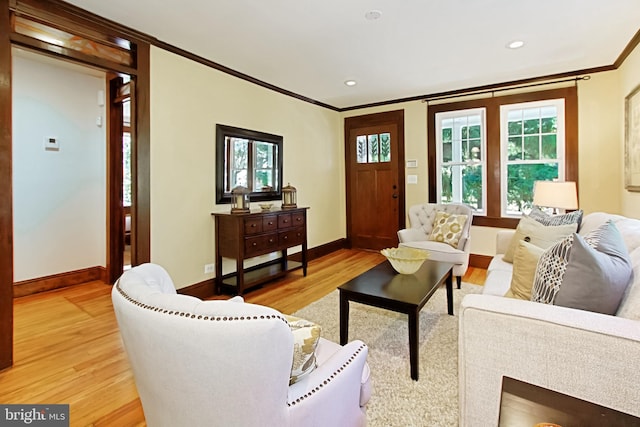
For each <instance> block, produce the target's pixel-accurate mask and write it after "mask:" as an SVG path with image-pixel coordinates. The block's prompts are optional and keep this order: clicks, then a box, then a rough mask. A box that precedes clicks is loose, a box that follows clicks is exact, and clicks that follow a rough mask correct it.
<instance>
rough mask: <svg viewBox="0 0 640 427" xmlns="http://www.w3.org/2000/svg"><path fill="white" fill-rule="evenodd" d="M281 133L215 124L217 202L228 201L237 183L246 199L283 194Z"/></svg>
mask: <svg viewBox="0 0 640 427" xmlns="http://www.w3.org/2000/svg"><path fill="white" fill-rule="evenodd" d="M282 141H283V138H282V136H279V135H271V134H269V133H264V132H258V131H253V130H248V129H241V128H237V127H233V126H226V125H221V124H217V125H216V203H219V204H221V203H231V191H232V190H233V189H234V188H235V187H237V186H239V185H240V186H243V187H246V188H248V189H249V200H250V201H251V202H253V201H265V200H279V199H280V198H281V197H282Z"/></svg>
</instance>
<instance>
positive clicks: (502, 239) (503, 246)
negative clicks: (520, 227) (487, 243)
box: [496, 230, 516, 254]
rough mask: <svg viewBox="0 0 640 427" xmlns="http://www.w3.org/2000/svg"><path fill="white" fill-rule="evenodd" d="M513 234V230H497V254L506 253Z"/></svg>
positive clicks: (514, 232)
mask: <svg viewBox="0 0 640 427" xmlns="http://www.w3.org/2000/svg"><path fill="white" fill-rule="evenodd" d="M515 234H516V231H515V230H498V234H496V253H497V254H505V253H507V249H509V245H510V244H511V239H513V236H514V235H515Z"/></svg>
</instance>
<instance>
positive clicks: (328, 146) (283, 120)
mask: <svg viewBox="0 0 640 427" xmlns="http://www.w3.org/2000/svg"><path fill="white" fill-rule="evenodd" d="M639 75H640V48H636V49H635V51H634V52H633V53H632V54H631V56H630V57H629V58H628V59H627V60H626V61H625V63H624V65H623V66H622V67H621V68H620V69H619V70H616V71H609V72H605V73H599V74H594V75H591V79H590V80H588V81H581V82H580V83H579V85H578V100H579V144H580V149H579V162H580V163H579V167H580V181H579V187H580V194H579V197H580V205H581V207H582V208H583V209H584V210H585V211H586V212H587V213H589V212H594V211H600V210H603V211H608V212H614V213H622V214H625V215H629V216H634V217H640V193H628V192H626V191H624V188H623V179H624V177H623V157H624V135H623V133H624V132H623V129H624V102H623V98H624V95H625V94H627V93H629V92H630V91H631V90H632V89H633V88H635V87H636V86H637V85H638V84H640V77H638V76H639ZM398 109H403V110H404V114H405V158H406V159H407V160H410V159H415V160H417V161H418V167H417V168H415V169H408V170H405V173H406V174H415V175H417V176H418V184H407V185H406V203H407V208H408V207H409V206H411V205H413V204H416V203H420V202H423V201H425V200H426V199H427V188H428V185H427V145H426V140H427V125H426V114H427V105H426V104H425V103H422V102H420V101H412V102H405V103H399V104H394V105H389V106H383V107H374V108H366V109H360V110H355V111H348V112H344V113H337V112H334V111H331V110H328V109H325V108H321V107H317V106H314V105H311V104H309V103H306V102H302V101H298V100H296V99H293V98H291V97H287V96H284V95H281V94H278V93H276V92H273V91H270V90H267V89H264V88H262V87H259V86H256V85H253V84H250V83H248V82H245V81H243V80H240V79H237V78H234V77H231V76H229V75H227V74H224V73H221V72H218V71H216V70H213V69H210V68H208V67H205V66H203V65H200V64H198V63H195V62H193V61H190V60H187V59H185V58H182V57H180V56H177V55H174V54H171V53H169V52H166V51H163V50H161V49H157V48H153V49H152V51H151V140H152V146H151V175H152V176H151V182H152V188H151V212H152V216H151V227H152V229H151V232H152V241H151V250H152V252H151V258H152V261H153V262H157V263H160V264H162V265H164V266H166V268H167V269H168V270H169V271H170V272H171V274H172V276H173V278H174V280H175V282H176V286H177V287H178V288H180V287H184V286H188V285H191V284H194V283H198V282H200V281H203V280H205V279H208V278H211V277H212V276H211V275H210V274H209V275H207V274H204V273H203V271H204V265H205V264H208V263H212V262H213V260H214V250H213V245H214V243H213V242H214V240H213V220H212V218H211V216H210V213H211V212H212V211H214V210H221V211H225V210H228V209H229V207H228V205H221V206H216V205H215V182H214V179H215V125H216V123H222V124H227V125H232V126H238V127H243V128H248V129H255V130H260V131H264V132H269V133H274V134H279V135H283V136H284V181H285V182H291V184H292V185H294V186H295V187H297V188H298V204H299V205H300V206H310V207H311V210H310V211H309V246H310V247H314V246H319V245H322V244H324V243H328V242H331V241H334V240H337V239H341V238H344V237H345V236H346V229H345V223H346V216H345V215H346V214H345V184H344V142H343V132H344V118H345V117H352V116H358V115H364V114H370V113H375V112H381V111H391V110H398ZM496 231H497V229H494V228H490V227H473V229H472V252H473V253H475V254H481V255H492V254H493V253H494V251H495V234H496ZM229 268H230V266H228V265H225V271H228V269H229Z"/></svg>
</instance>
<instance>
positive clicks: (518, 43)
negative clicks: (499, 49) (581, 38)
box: [507, 40, 524, 49]
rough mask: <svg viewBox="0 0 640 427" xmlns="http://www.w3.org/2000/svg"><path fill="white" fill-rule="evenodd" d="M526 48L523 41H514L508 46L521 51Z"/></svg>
mask: <svg viewBox="0 0 640 427" xmlns="http://www.w3.org/2000/svg"><path fill="white" fill-rule="evenodd" d="M522 46H524V42H523V41H522V40H514V41H512V42H510V43H508V44H507V47H508V48H509V49H519V48H521V47H522Z"/></svg>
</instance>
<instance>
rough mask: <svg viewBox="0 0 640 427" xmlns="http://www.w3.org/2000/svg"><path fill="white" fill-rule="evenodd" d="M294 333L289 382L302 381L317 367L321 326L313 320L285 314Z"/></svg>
mask: <svg viewBox="0 0 640 427" xmlns="http://www.w3.org/2000/svg"><path fill="white" fill-rule="evenodd" d="M285 318H286V319H287V322H288V323H289V327H290V328H291V332H292V333H293V363H292V365H291V377H290V378H289V384H293V383H295V382H298V381H300V379H302V378H303V377H304V376H305V375H308V374H309V373H311V371H313V370H314V369H315V368H316V348H317V347H318V341H319V340H320V331H321V328H320V326H319V325H316V324H315V323H313V322H309V321H308V320H304V319H301V318H299V317H295V316H289V315H285Z"/></svg>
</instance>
